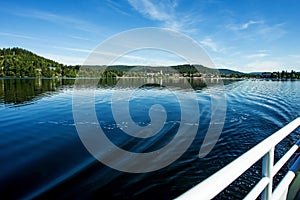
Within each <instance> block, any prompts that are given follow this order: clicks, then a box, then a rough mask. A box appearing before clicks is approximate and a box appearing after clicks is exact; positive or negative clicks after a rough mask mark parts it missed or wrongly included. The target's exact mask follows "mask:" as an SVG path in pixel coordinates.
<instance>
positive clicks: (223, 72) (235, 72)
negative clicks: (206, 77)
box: [218, 69, 244, 74]
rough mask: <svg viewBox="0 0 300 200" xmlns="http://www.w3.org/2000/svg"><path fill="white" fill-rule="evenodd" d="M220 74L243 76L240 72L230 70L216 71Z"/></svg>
mask: <svg viewBox="0 0 300 200" xmlns="http://www.w3.org/2000/svg"><path fill="white" fill-rule="evenodd" d="M218 70H219V72H220V74H244V73H242V72H239V71H234V70H230V69H218Z"/></svg>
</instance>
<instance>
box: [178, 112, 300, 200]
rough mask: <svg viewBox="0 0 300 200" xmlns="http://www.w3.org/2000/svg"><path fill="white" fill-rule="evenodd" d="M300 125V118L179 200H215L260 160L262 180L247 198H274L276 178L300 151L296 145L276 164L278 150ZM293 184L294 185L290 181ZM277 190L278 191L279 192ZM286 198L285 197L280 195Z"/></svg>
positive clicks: (268, 199)
mask: <svg viewBox="0 0 300 200" xmlns="http://www.w3.org/2000/svg"><path fill="white" fill-rule="evenodd" d="M298 126H300V117H298V118H296V119H295V120H294V121H292V122H291V123H289V124H288V125H286V126H284V127H283V128H281V129H280V130H278V131H277V132H275V133H274V134H272V135H271V136H269V137H268V138H266V139H265V140H263V141H262V142H260V143H259V144H257V145H256V146H254V147H253V148H252V149H250V150H249V151H247V152H246V153H244V154H243V155H242V156H240V157H238V158H237V159H235V160H234V161H232V162H231V163H229V164H228V165H227V166H225V167H224V168H222V169H221V170H219V171H218V172H216V173H215V174H213V175H212V176H210V177H209V178H207V179H205V180H204V181H202V182H201V183H199V184H198V185H196V186H195V187H193V188H192V189H190V190H189V191H187V192H185V193H184V194H182V195H181V196H179V197H177V199H178V200H193V199H195V200H196V199H212V198H214V197H215V196H217V195H218V194H219V193H220V192H221V191H222V190H224V189H225V188H226V187H227V186H228V185H230V184H231V183H232V182H233V181H235V180H236V179H237V178H238V177H240V176H241V175H242V174H243V173H244V172H245V171H246V170H248V169H249V168H250V167H251V166H253V165H254V164H255V163H256V162H257V161H258V160H259V159H261V158H263V161H262V179H261V180H260V181H259V182H258V183H257V184H256V186H255V187H254V188H253V189H252V190H251V191H250V192H249V194H248V195H247V196H246V197H245V199H256V198H257V197H258V196H259V195H260V194H261V193H262V199H267V200H270V199H272V187H273V186H272V184H273V176H274V175H275V174H276V173H277V172H278V171H279V170H280V168H281V167H282V166H283V165H284V164H285V163H286V162H287V161H288V160H289V158H290V157H291V156H292V155H293V153H294V152H295V151H296V150H297V149H298V143H297V144H295V145H296V146H295V145H294V146H293V147H292V148H291V149H290V150H289V151H288V152H287V153H286V154H285V155H284V156H283V157H282V158H281V159H280V160H279V161H278V162H277V163H276V164H275V165H274V149H275V146H276V145H277V144H278V143H279V142H281V141H282V140H283V139H284V138H285V137H286V136H288V135H289V134H290V133H291V132H293V131H294V130H295V129H296V128H297V127H298ZM289 183H290V182H289ZM275 191H276V190H275ZM280 195H282V194H280Z"/></svg>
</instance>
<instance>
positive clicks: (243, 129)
mask: <svg viewBox="0 0 300 200" xmlns="http://www.w3.org/2000/svg"><path fill="white" fill-rule="evenodd" d="M120 81H123V82H124V83H126V84H127V85H128V88H122V89H128V90H130V89H132V88H130V84H131V83H132V82H133V81H135V82H136V81H137V82H138V79H122V80H120ZM164 81H165V80H164ZM180 81H187V80H184V79H181V80H180V79H178V80H168V82H173V83H178V84H179V85H180ZM74 82H75V80H72V79H55V80H52V79H0V138H1V139H0V149H1V150H0V163H1V164H0V172H1V173H0V198H1V199H3V198H5V199H16V198H40V199H45V198H46V197H48V198H49V197H51V198H58V199H65V198H69V199H70V198H72V199H73V198H75V199H82V198H90V199H101V198H104V197H105V198H106V199H172V198H174V197H177V196H178V195H180V194H182V193H183V192H185V191H186V190H188V189H190V188H191V187H193V186H194V185H196V184H197V183H199V182H201V181H202V180H204V179H205V178H206V177H208V176H209V175H211V174H213V173H214V172H216V171H217V170H218V169H220V168H222V167H223V166H225V165H226V164H228V163H229V162H230V161H232V160H234V159H235V158H236V157H238V156H240V155H241V154H242V153H244V152H246V151H247V150H248V149H250V148H251V147H253V146H254V145H255V144H257V143H259V142H260V141H262V140H263V139H264V138H266V137H268V136H269V135H270V134H272V133H274V132H275V131H276V130H278V129H280V128H281V127H283V126H284V125H286V124H287V123H289V122H290V121H292V120H293V119H295V118H296V117H299V116H300V90H299V88H300V81H258V80H256V81H251V80H243V81H228V80H227V81H224V83H225V92H226V102H227V112H226V119H225V124H224V129H223V131H222V134H221V137H220V139H219V141H218V143H217V144H216V146H215V147H214V149H213V150H212V151H211V152H210V153H209V154H208V155H207V156H206V157H205V158H201V159H200V158H199V157H198V153H199V148H200V145H201V143H202V141H203V138H204V137H205V134H206V131H207V129H208V126H209V123H210V114H211V113H210V103H211V99H210V92H211V91H214V90H220V87H219V86H218V82H217V81H216V80H214V82H215V83H216V84H215V85H214V86H213V87H205V83H203V82H202V81H200V80H193V81H190V82H191V85H192V87H193V88H194V89H195V93H196V96H197V101H198V103H199V108H200V111H201V117H200V119H199V128H198V133H197V136H196V138H195V139H194V142H193V143H192V145H191V146H190V147H189V149H188V150H187V151H186V152H185V153H184V154H183V155H182V156H181V157H180V158H179V159H178V160H177V161H176V162H174V163H173V164H171V165H169V166H167V167H165V168H163V169H160V170H158V171H154V172H150V173H143V174H130V173H124V172H119V171H116V170H114V169H111V168H109V167H107V166H105V165H103V164H101V163H100V162H98V161H97V160H95V159H94V158H93V157H92V156H91V155H90V154H89V152H88V151H87V150H86V149H85V147H84V146H83V144H82V142H81V141H80V139H79V136H78V134H77V131H76V127H75V124H74V120H73V114H72V91H73V88H74ZM116 82H117V80H114V79H107V80H101V81H100V82H99V84H98V87H97V89H96V90H95V108H96V113H97V117H98V118H99V121H100V125H101V127H102V129H103V130H104V131H105V133H106V134H107V136H108V137H109V138H110V139H111V140H112V141H114V143H115V144H117V145H118V146H120V147H122V148H123V149H126V150H129V151H132V152H140V151H148V152H149V151H153V150H156V149H159V148H161V147H162V146H164V145H166V144H167V143H168V142H170V141H171V140H172V138H173V137H174V134H176V131H177V129H178V123H179V122H180V105H179V104H178V101H177V100H176V97H175V96H174V95H172V93H170V92H169V91H168V89H167V88H164V87H157V85H155V84H149V85H147V86H146V87H141V88H139V89H137V90H136V92H135V93H134V94H135V95H134V96H132V98H131V101H130V103H129V106H130V112H131V114H132V118H133V120H134V121H135V122H136V123H137V124H139V125H140V126H146V125H147V124H149V123H150V118H149V115H148V112H149V108H150V107H151V105H153V104H157V103H158V104H161V105H162V106H164V107H165V109H166V111H167V122H166V123H165V124H166V125H165V126H164V128H163V130H162V131H161V133H160V134H159V135H158V136H157V137H151V138H150V139H146V141H140V140H137V139H135V138H132V137H131V136H128V135H126V134H123V133H122V131H121V129H120V128H119V124H116V122H115V121H114V118H113V115H112V112H111V95H112V94H113V93H114V92H117V91H118V89H116V88H115V87H114V86H115V84H116ZM152 82H153V80H152ZM152 82H151V80H150V81H149V83H152ZM153 83H156V82H155V81H154V82H153ZM158 84H162V85H164V84H165V82H158ZM86 87H87V90H88V89H89V88H88V87H89V86H88V85H87V86H86ZM83 90H84V89H83ZM178 90H180V91H181V92H185V91H184V89H180V88H179V89H178ZM83 109H84V106H83ZM185 109H189V108H188V107H187V108H185ZM192 112H193V111H192V110H191V113H192ZM124 123H125V124H126V122H124ZM299 135H300V131H299V129H297V130H296V131H295V132H294V133H293V134H291V135H290V136H289V137H288V138H286V140H284V141H283V142H282V143H280V144H279V145H278V146H277V150H276V152H275V157H276V159H278V158H279V157H280V156H281V155H282V154H283V153H284V152H285V151H286V150H287V148H288V147H290V146H291V145H292V144H293V142H295V141H296V140H297V138H298V137H299ZM286 169H287V166H285V167H284V170H286ZM260 170H261V169H260V165H257V166H254V167H252V168H251V169H250V170H248V171H247V172H246V173H245V175H244V176H243V177H241V178H240V179H238V180H237V181H235V182H234V183H233V184H232V186H231V187H229V188H228V189H226V190H225V191H224V192H222V194H221V195H219V196H218V197H217V199H240V198H242V197H244V195H245V192H247V191H249V190H250V189H251V187H252V186H253V185H254V184H255V183H256V182H257V181H258V179H259V176H260ZM284 170H283V171H282V172H281V174H282V173H283V172H284ZM279 176H280V175H279Z"/></svg>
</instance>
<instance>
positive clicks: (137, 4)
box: [128, 0, 199, 32]
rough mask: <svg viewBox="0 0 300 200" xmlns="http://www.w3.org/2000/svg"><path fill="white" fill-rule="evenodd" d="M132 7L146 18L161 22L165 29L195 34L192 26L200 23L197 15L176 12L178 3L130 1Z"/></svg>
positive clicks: (145, 0) (144, 0) (146, 0)
mask: <svg viewBox="0 0 300 200" xmlns="http://www.w3.org/2000/svg"><path fill="white" fill-rule="evenodd" d="M128 2H129V3H130V5H131V6H132V7H133V8H134V9H135V10H136V11H138V12H139V13H141V14H142V15H143V16H145V17H146V18H149V19H151V20H155V21H159V22H161V23H162V26H163V27H164V28H169V29H172V30H176V31H181V32H194V31H195V30H194V29H192V28H191V26H192V25H193V24H194V23H196V22H198V21H199V17H195V16H193V15H194V14H195V13H192V12H190V13H189V14H187V13H184V14H181V13H179V12H178V11H176V8H177V6H178V2H177V1H150V0H128Z"/></svg>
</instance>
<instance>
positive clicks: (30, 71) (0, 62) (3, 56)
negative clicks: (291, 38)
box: [0, 47, 300, 80]
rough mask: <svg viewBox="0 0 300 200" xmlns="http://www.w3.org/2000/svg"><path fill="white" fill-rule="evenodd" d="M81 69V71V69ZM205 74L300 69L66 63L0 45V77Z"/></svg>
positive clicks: (298, 75) (294, 75)
mask: <svg viewBox="0 0 300 200" xmlns="http://www.w3.org/2000/svg"><path fill="white" fill-rule="evenodd" d="M80 68H81V70H80V71H79V69H80ZM78 73H80V77H99V75H101V77H104V78H108V77H151V78H155V77H201V78H267V79H276V80H288V79H300V72H296V71H293V70H292V71H291V72H287V71H284V70H283V71H281V72H266V73H260V74H259V73H253V74H251V73H250V74H249V73H242V72H238V71H233V70H229V69H218V70H217V69H212V68H208V67H205V66H202V65H190V64H184V65H176V66H168V67H166V66H160V67H159V66H157V67H153V66H127V65H114V66H108V67H106V66H80V65H74V66H72V65H64V64H61V63H58V62H56V61H53V60H50V59H46V58H44V57H41V56H39V55H36V54H34V53H32V52H30V51H28V50H25V49H21V48H17V47H14V48H4V49H0V77H19V78H23V77H41V78H42V77H45V78H54V77H71V78H75V77H77V76H78V75H79V74H78Z"/></svg>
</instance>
